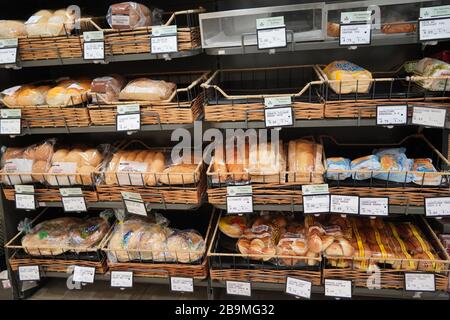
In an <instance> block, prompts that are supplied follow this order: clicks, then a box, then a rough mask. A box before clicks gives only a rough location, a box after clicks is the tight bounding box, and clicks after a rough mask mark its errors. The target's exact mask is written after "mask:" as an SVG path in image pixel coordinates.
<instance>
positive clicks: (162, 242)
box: [139, 224, 174, 262]
mask: <svg viewBox="0 0 450 320" xmlns="http://www.w3.org/2000/svg"><path fill="white" fill-rule="evenodd" d="M172 233H173V231H172V230H171V229H170V228H168V227H166V226H164V225H160V224H148V225H144V226H143V230H142V235H141V239H140V241H139V250H140V257H139V259H142V260H151V261H157V262H171V261H174V260H173V257H172V255H171V253H170V252H169V249H168V245H167V241H168V237H169V236H170V235H171V234H172Z"/></svg>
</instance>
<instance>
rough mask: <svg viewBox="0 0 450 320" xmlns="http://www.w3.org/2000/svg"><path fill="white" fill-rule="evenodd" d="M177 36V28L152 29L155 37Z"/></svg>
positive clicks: (154, 27) (162, 27) (173, 26)
mask: <svg viewBox="0 0 450 320" xmlns="http://www.w3.org/2000/svg"><path fill="white" fill-rule="evenodd" d="M176 34H177V26H176V25H171V26H153V27H152V36H153V37H164V36H173V35H176Z"/></svg>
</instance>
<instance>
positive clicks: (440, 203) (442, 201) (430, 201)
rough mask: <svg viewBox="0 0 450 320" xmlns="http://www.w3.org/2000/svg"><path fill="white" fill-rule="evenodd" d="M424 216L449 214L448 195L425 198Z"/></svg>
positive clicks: (449, 200) (449, 201) (449, 203)
mask: <svg viewBox="0 0 450 320" xmlns="http://www.w3.org/2000/svg"><path fill="white" fill-rule="evenodd" d="M425 216H427V217H445V216H450V197H435V198H425Z"/></svg>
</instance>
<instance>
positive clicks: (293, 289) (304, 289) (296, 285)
mask: <svg viewBox="0 0 450 320" xmlns="http://www.w3.org/2000/svg"><path fill="white" fill-rule="evenodd" d="M286 293H287V294H291V295H293V296H296V297H302V298H306V299H310V298H311V282H310V281H305V280H300V279H297V278H292V277H287V279H286Z"/></svg>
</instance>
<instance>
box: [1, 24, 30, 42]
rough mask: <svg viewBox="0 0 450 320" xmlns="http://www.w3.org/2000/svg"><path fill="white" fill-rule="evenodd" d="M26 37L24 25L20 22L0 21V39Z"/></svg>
mask: <svg viewBox="0 0 450 320" xmlns="http://www.w3.org/2000/svg"><path fill="white" fill-rule="evenodd" d="M26 35H27V30H26V29H25V24H24V23H23V22H22V21H14V20H0V38H2V39H9V38H19V37H24V36H26Z"/></svg>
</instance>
